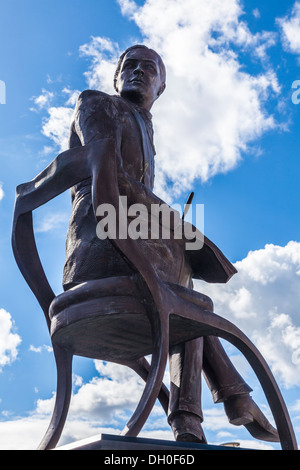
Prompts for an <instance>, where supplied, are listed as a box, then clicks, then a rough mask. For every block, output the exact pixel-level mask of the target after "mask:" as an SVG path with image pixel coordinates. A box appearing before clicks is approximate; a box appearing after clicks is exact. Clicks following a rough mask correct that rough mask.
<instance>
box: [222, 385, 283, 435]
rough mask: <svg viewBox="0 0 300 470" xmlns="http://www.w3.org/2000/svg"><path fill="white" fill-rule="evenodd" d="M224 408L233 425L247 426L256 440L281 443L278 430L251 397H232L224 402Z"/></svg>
mask: <svg viewBox="0 0 300 470" xmlns="http://www.w3.org/2000/svg"><path fill="white" fill-rule="evenodd" d="M224 408H225V412H226V414H227V417H228V419H229V422H230V423H231V424H234V425H235V426H241V425H243V426H245V428H246V429H247V430H248V432H249V433H250V434H251V435H252V436H253V437H255V438H256V439H260V440H262V441H270V442H279V441H280V439H279V436H278V432H277V430H276V429H275V428H274V427H273V426H272V425H271V424H270V423H269V421H268V420H267V418H266V417H265V416H264V414H263V413H262V412H261V410H260V409H259V408H258V406H257V405H256V403H255V402H254V401H253V400H252V398H251V397H250V395H248V394H245V395H236V396H232V397H230V398H228V399H227V400H225V401H224Z"/></svg>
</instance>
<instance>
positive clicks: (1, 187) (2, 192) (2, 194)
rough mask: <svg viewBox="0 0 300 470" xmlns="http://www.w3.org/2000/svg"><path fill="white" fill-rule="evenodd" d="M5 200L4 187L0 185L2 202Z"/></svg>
mask: <svg viewBox="0 0 300 470" xmlns="http://www.w3.org/2000/svg"><path fill="white" fill-rule="evenodd" d="M3 198H4V191H3V185H2V183H0V201H1V200H2V199H3Z"/></svg>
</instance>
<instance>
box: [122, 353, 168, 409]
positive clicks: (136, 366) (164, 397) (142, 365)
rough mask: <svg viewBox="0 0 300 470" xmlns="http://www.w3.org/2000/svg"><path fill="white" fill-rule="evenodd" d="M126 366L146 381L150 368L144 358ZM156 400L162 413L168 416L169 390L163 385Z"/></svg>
mask: <svg viewBox="0 0 300 470" xmlns="http://www.w3.org/2000/svg"><path fill="white" fill-rule="evenodd" d="M126 365H127V366H128V367H130V368H131V369H132V370H134V371H135V372H136V373H137V374H138V375H139V376H140V377H141V378H142V379H143V380H144V381H145V382H146V381H147V378H148V375H149V371H150V367H151V366H150V364H149V362H148V361H147V359H146V358H145V357H141V358H140V359H138V360H137V361H136V362H133V363H128V364H126ZM157 398H158V400H159V401H160V404H161V406H162V407H163V410H164V412H165V413H166V414H168V406H169V390H168V388H167V387H166V386H165V384H164V383H162V385H161V389H160V391H159V394H158V397H157Z"/></svg>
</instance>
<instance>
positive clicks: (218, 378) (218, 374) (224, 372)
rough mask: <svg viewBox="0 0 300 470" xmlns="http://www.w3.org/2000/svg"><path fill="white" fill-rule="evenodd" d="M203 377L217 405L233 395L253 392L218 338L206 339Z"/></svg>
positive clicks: (207, 337)
mask: <svg viewBox="0 0 300 470" xmlns="http://www.w3.org/2000/svg"><path fill="white" fill-rule="evenodd" d="M203 375H204V377H205V380H206V382H207V385H208V387H209V389H210V391H211V393H212V396H213V400H214V402H215V403H220V402H223V401H224V400H225V399H226V398H229V397H231V396H233V395H240V394H244V393H249V392H251V391H252V389H251V388H250V387H249V385H247V384H246V383H245V381H244V379H243V378H242V377H241V376H240V374H239V373H238V371H237V370H236V368H235V367H234V365H233V364H232V362H231V361H230V359H229V357H228V355H227V353H226V351H225V350H224V348H223V346H222V344H221V342H220V340H219V338H218V337H216V336H206V337H205V338H204V347H203Z"/></svg>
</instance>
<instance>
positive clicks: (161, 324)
mask: <svg viewBox="0 0 300 470" xmlns="http://www.w3.org/2000/svg"><path fill="white" fill-rule="evenodd" d="M150 322H151V329H152V337H153V353H152V361H151V365H150V368H149V373H148V376H147V379H146V385H145V388H144V391H143V394H142V397H141V399H140V401H139V404H138V406H137V408H136V410H135V412H134V413H133V415H132V417H131V419H130V420H129V421H128V423H127V425H126V426H125V428H124V429H123V431H122V432H121V435H123V436H133V437H136V436H137V435H138V434H139V432H140V430H141V429H142V427H143V426H144V424H145V422H146V420H147V418H148V416H149V414H150V412H151V410H152V408H153V406H154V404H155V401H156V399H157V397H158V395H159V392H160V390H161V387H162V381H163V377H164V373H165V368H166V364H167V358H168V351H169V318H168V316H167V315H158V314H157V315H152V316H150Z"/></svg>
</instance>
